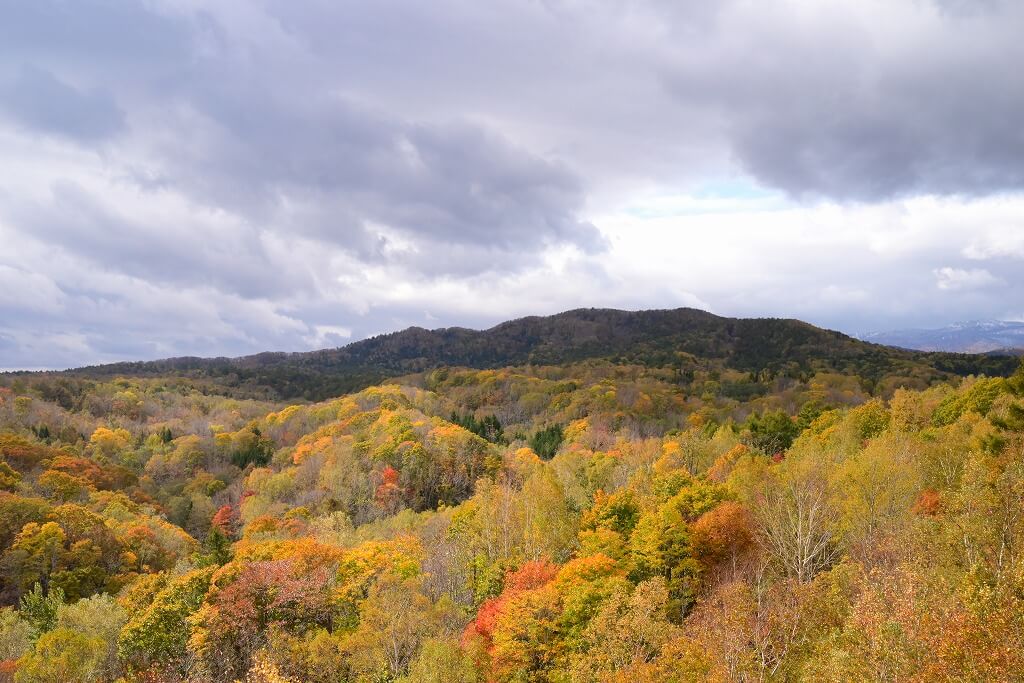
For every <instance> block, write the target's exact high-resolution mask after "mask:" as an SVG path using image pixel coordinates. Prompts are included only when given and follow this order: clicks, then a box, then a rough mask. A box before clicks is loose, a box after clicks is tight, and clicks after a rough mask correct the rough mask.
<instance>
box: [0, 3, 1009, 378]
mask: <svg viewBox="0 0 1024 683" xmlns="http://www.w3.org/2000/svg"><path fill="white" fill-rule="evenodd" d="M0 13H2V16H3V17H4V21H3V22H0V177H3V180H2V181H0V245H2V247H3V248H0V367H12V366H15V365H25V366H33V367H34V366H40V365H75V364H79V363H84V362H98V361H105V360H117V359H120V358H125V357H157V356H168V355H181V354H199V355H210V354H240V353H250V352H255V351H260V350H265V349H301V348H308V347H309V346H310V345H316V344H324V343H341V342H342V341H343V340H344V339H346V337H345V336H344V335H343V334H341V333H339V328H341V329H344V330H348V331H351V333H352V338H359V337H361V336H365V335H367V334H372V333H376V332H382V331H386V330H390V329H395V328H397V327H402V326H406V325H409V324H420V325H425V326H437V325H444V324H467V325H478V326H482V325H487V324H491V323H494V322H497V321H499V320H501V319H504V318H506V317H509V316H512V315H522V314H531V313H545V312H554V311H556V310H560V309H563V308H570V307H574V306H578V305H619V306H631V307H651V306H675V305H706V306H709V307H712V308H714V309H715V310H716V312H720V313H725V314H747V315H764V314H777V315H799V316H801V317H805V318H809V319H811V320H813V321H818V322H823V323H826V324H829V325H833V326H838V327H847V328H853V329H869V328H872V327H883V326H886V325H887V324H888V323H887V322H886V321H895V322H901V323H902V322H905V321H907V320H909V319H910V318H914V319H913V322H914V324H931V323H944V322H947V319H948V316H956V317H963V316H966V317H993V316H1003V315H1010V314H1014V312H1013V311H1012V309H1007V308H1006V306H1007V305H1008V304H1007V303H1006V302H1008V301H1011V302H1012V301H1015V300H1020V293H1021V292H1022V287H1024V282H1022V280H1021V276H1020V275H1019V272H1020V269H1019V265H1020V259H1021V258H1022V257H1024V243H1021V242H1020V241H1019V240H1015V239H1014V237H1013V235H1015V234H1019V231H1020V230H1022V229H1024V211H1022V209H1021V207H1020V205H1019V203H1015V202H1017V199H1019V195H1020V193H1021V192H1022V191H1024V170H1022V169H1024V163H1022V161H1024V136H1022V134H1021V132H1020V127H1019V121H1020V120H1022V116H1024V86H1022V84H1021V81H1020V79H1019V78H1017V77H1016V74H1015V72H1014V70H1013V69H1012V68H1010V66H1009V65H1012V64H1015V63H1017V62H1019V61H1022V59H1024V46H1022V45H1021V44H1020V41H1019V40H1018V37H1017V35H1016V33H1017V27H1019V26H1020V25H1021V24H1022V23H1024V9H1021V7H1020V5H1019V4H1017V3H1010V2H1000V1H998V0H992V1H990V2H984V3H980V2H979V3H964V2H961V1H960V0H942V1H941V2H940V1H938V0H936V2H932V3H930V2H927V1H926V0H906V1H897V2H888V1H882V0H867V1H863V0H857V1H855V0H834V1H831V2H826V3H789V2H778V3H747V2H738V1H732V0H727V1H726V2H721V3H706V2H678V1H672V2H669V1H668V0H665V1H661V0H647V1H645V2H631V3H626V2H621V0H599V1H598V2H594V3H579V2H575V0H546V1H545V2H536V3H523V2H518V1H516V0H493V2H487V3H466V2H463V0H436V2H431V3H429V4H423V3H417V2H412V1H411V0H382V1H381V2H374V3H363V2H354V1H347V0H343V1H340V2H331V3H295V2H285V1H284V0H263V1H261V2H255V3H254V2H243V1H242V0H226V1H225V2H218V3H215V4H205V3H192V2H188V1H186V2H178V1H173V2H172V1H170V0H166V1H164V0H153V1H148V0H147V1H146V2H142V1H137V2H132V1H125V2H110V1H107V0H81V1H80V2H74V3H69V2H60V1H57V0H36V1H35V2H16V1H13V0H11V1H5V0H0ZM773 193H776V194H778V195H779V197H778V198H776V199H773V201H775V203H776V205H772V206H767V205H765V206H763V207H761V208H757V206H756V201H757V200H756V198H757V197H759V196H763V195H765V194H769V195H771V194H773ZM673 195H686V196H690V197H691V198H692V197H706V196H707V195H720V199H719V200H717V201H719V203H724V204H725V205H726V206H725V207H724V208H722V207H721V206H718V205H715V206H713V207H711V208H706V207H707V206H710V204H707V203H701V202H703V201H705V200H703V199H702V200H700V201H697V200H694V201H697V204H698V206H697V207H696V208H686V209H685V210H681V211H679V212H678V216H676V218H677V219H678V220H677V221H676V223H677V224H675V225H674V226H673V227H672V228H671V229H666V230H663V231H660V232H656V233H647V232H645V231H644V228H643V226H644V225H646V224H641V225H639V226H638V227H626V228H621V229H616V228H615V226H614V223H615V221H618V220H624V219H623V215H626V216H634V217H635V216H646V217H647V219H651V217H652V216H653V217H655V218H656V217H657V216H658V215H662V213H667V214H668V215H673V214H672V212H673V209H672V208H671V207H670V208H668V209H665V208H663V207H661V206H660V204H659V202H660V201H661V198H662V197H664V196H669V197H671V196H673ZM751 196H753V197H754V198H755V199H753V200H751V199H750V197H751ZM921 196H935V197H937V198H938V199H936V201H944V200H942V197H943V196H952V197H954V199H950V200H949V201H950V202H953V204H950V206H948V207H946V206H945V205H944V206H943V208H944V210H943V211H938V210H933V209H931V208H929V207H927V206H924V205H919V204H914V201H915V198H919V197H921ZM996 197H1006V198H1007V202H1008V203H1009V204H1008V207H1009V208H1005V209H1001V208H999V206H998V201H996V200H995V199H993V198H996ZM744 201H752V202H754V204H755V208H754V209H752V210H751V212H750V213H749V214H744V213H742V210H741V209H737V208H736V206H735V204H736V203H740V202H744ZM730 202H732V203H730ZM831 202H835V203H836V206H835V208H834V211H837V212H840V213H841V214H842V215H843V217H844V218H843V220H833V219H831V218H830V217H829V216H830V214H829V212H830V211H832V210H833V209H831V208H829V207H830V206H831ZM779 206H782V207H783V208H785V209H786V210H787V211H791V212H793V219H794V220H800V221H804V220H805V221H808V226H807V229H806V230H805V231H804V232H801V233H799V234H796V235H795V236H791V237H780V238H779V239H780V240H785V239H790V240H791V242H790V243H783V244H776V243H774V242H773V241H772V240H771V239H768V238H764V239H762V238H761V237H760V236H759V234H758V232H757V230H755V229H754V227H751V226H750V225H749V224H750V223H752V222H753V223H756V224H757V226H755V227H759V226H760V225H761V224H762V223H763V226H764V227H763V228H762V230H763V231H766V232H771V233H772V234H778V235H787V234H789V233H787V232H786V229H787V226H786V223H785V222H784V221H780V220H777V219H776V218H775V217H774V212H776V211H777V210H778V209H779ZM623 207H626V208H623ZM702 207H705V208H702ZM876 207H877V209H878V210H877V211H873V209H874V208H876ZM946 209H948V210H946ZM705 210H706V211H707V212H708V215H707V216H702V215H701V212H702V211H705ZM719 212H721V213H722V214H723V216H724V218H723V221H722V222H720V221H718V220H717V219H716V218H715V217H714V215H717V214H718V213H719ZM730 212H733V213H734V214H735V215H734V216H732V217H731V218H730V217H729V216H730ZM949 213H952V214H955V216H956V218H955V225H954V224H952V223H950V221H951V220H953V219H950V218H946V216H947V214H949ZM713 214H714V215H713ZM609 216H611V218H609ZM687 216H694V217H695V219H694V221H695V222H693V223H690V222H687V219H685V217H687ZM907 216H913V219H911V218H907ZM652 220H653V219H652ZM863 220H867V221H869V222H870V225H869V226H866V227H864V228H863V229H862V230H858V229H852V228H850V227H849V226H850V225H852V224H855V223H858V222H859V221H863ZM919 224H926V225H927V226H929V227H928V228H927V229H928V230H932V231H933V236H932V237H930V238H929V239H922V238H920V235H919V234H918V233H917V232H915V229H916V228H915V226H917V225H919ZM609 225H611V227H609ZM990 228H991V229H990ZM844 231H851V234H852V235H854V236H846V235H845V232H844ZM819 233H820V234H821V235H824V236H826V237H821V238H819V237H816V236H815V235H818V234H819ZM903 233H908V234H911V233H912V235H911V237H907V240H908V241H909V243H911V244H912V247H900V246H899V245H897V246H896V247H892V250H893V252H892V253H890V252H889V251H886V249H888V248H889V247H888V246H886V247H885V248H882V247H879V246H878V244H883V246H885V245H887V244H888V242H887V236H888V235H890V234H900V235H902V234H903ZM836 235H838V236H836ZM833 237H834V239H833ZM818 240H820V243H819V241H818ZM830 240H831V241H830ZM815 245H819V246H818V247H817V249H818V250H819V251H815ZM819 252H820V253H819ZM829 254H831V256H830V255H829ZM837 255H838V256H837ZM985 273H987V274H988V275H987V276H986V275H985ZM892 292H897V293H898V294H899V295H898V296H893V295H892ZM1020 314H1021V315H1024V310H1022V311H1020ZM915 316H917V317H915Z"/></svg>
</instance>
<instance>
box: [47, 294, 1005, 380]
mask: <svg viewBox="0 0 1024 683" xmlns="http://www.w3.org/2000/svg"><path fill="white" fill-rule="evenodd" d="M587 359H604V360H610V361H612V362H614V363H622V364H638V365H644V366H647V367H668V368H675V369H676V370H677V371H678V372H679V373H680V375H681V376H685V375H686V374H687V373H688V372H690V371H692V369H693V368H694V367H695V366H697V365H701V366H703V367H709V366H716V367H719V368H729V369H734V370H740V371H744V372H750V373H753V374H754V376H755V378H762V377H774V376H777V375H780V374H781V375H787V376H790V377H794V378H798V377H804V378H806V377H807V376H809V375H810V374H812V373H813V372H816V371H819V370H828V371H835V372H844V373H851V374H856V375H858V376H859V377H861V378H862V379H863V380H864V381H865V382H866V383H867V384H868V385H870V386H871V387H872V388H873V387H874V386H876V385H877V384H878V383H880V382H883V380H885V379H886V378H908V377H913V378H916V379H917V380H919V381H924V382H925V383H928V382H931V381H936V380H939V379H943V378H944V377H947V376H949V375H960V376H965V375H969V374H978V373H985V374H988V375H993V376H995V375H998V376H1005V375H1007V374H1009V373H1010V372H1012V371H1013V369H1014V368H1015V367H1016V364H1017V362H1016V360H1014V359H1013V358H1009V357H1003V356H975V355H968V354H947V353H922V352H914V351H907V350H901V349H895V348H890V347H885V346H879V345H875V344H869V343H866V342H862V341H859V340H857V339H854V338H852V337H849V336H847V335H844V334H841V333H839V332H834V331H830V330H824V329H821V328H817V327H814V326H813V325H809V324H807V323H803V322H800V321H797V320H784V319H775V318H756V319H735V318H723V317H720V316H716V315H712V314H710V313H707V312H705V311H699V310H695V309H689V308H680V309H675V310H651V311H619V310H611V309H578V310H573V311H567V312H565V313H560V314H558V315H552V316H544V317H539V316H534V317H528V318H521V319H518V320H512V321H509V322H506V323H502V324H501V325H498V326H496V327H493V328H491V329H489V330H483V331H476V330H469V329H464V328H445V329H438V330H425V329H422V328H418V327H412V328H409V329H407V330H403V331H401V332H395V333H392V334H385V335H381V336H378V337H373V338H371V339H366V340H363V341H358V342H355V343H353V344H349V345H348V346H345V347H342V348H338V349H325V350H321V351H313V352H309V353H262V354H257V355H255V356H246V357H243V358H234V359H229V358H213V359H202V358H174V359H168V360H162V361H154V362H144V363H116V364H112V365H104V366H96V367H89V368H81V369H78V370H74V371H70V372H69V373H64V374H66V375H70V376H75V377H86V378H103V377H112V376H118V375H130V376H155V375H164V374H168V373H170V374H175V375H179V376H186V377H190V378H193V379H197V380H205V381H206V382H208V383H210V384H212V385H214V386H215V387H216V388H217V390H219V391H230V392H233V393H235V394H240V395H246V396H259V397H264V398H276V399H292V398H304V399H307V400H321V399H324V398H328V397H331V396H336V395H338V394H341V393H345V392H348V391H356V390H358V389H361V388H363V387H366V386H370V385H372V384H375V383H377V382H380V381H381V380H384V379H386V378H390V377H396V376H401V375H407V374H411V373H417V372H422V371H425V370H429V369H432V368H437V367H442V366H462V367H469V368H477V369H486V368H500V367H507V366H522V365H558V364H565V363H572V362H578V361H581V360H587Z"/></svg>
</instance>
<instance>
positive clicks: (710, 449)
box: [0, 342, 1024, 683]
mask: <svg viewBox="0 0 1024 683" xmlns="http://www.w3.org/2000/svg"><path fill="white" fill-rule="evenodd" d="M630 343H632V342H630ZM879 348H881V347H879ZM602 352H603V351H602ZM657 353H658V355H657V356H656V357H655V356H651V355H650V354H648V356H646V357H644V358H639V357H636V356H634V357H630V356H628V355H619V356H617V357H614V358H611V357H605V358H600V357H588V358H559V359H555V360H558V361H559V362H548V363H543V362H533V361H534V360H540V359H536V358H533V359H530V361H531V362H525V361H526V359H523V358H518V359H514V360H515V361H516V362H510V363H507V364H506V365H504V366H501V367H497V365H498V363H499V362H500V359H491V360H489V361H488V365H489V366H495V367H486V368H484V369H481V368H473V367H465V366H460V365H457V364H444V367H440V366H439V367H432V368H423V369H415V370H416V371H413V372H409V373H408V374H403V375H398V374H397V373H398V372H399V371H400V370H401V369H402V368H401V367H399V365H395V366H394V367H393V368H392V369H391V371H390V374H391V375H395V376H393V377H390V378H383V379H381V378H379V377H374V378H373V379H372V381H373V384H371V385H369V386H365V387H361V388H353V391H351V392H346V393H344V394H339V395H337V396H334V397H330V398H327V399H326V400H315V401H310V400H303V399H301V398H292V399H285V398H282V397H281V396H275V395H273V394H272V393H270V392H267V391H263V390H260V391H255V390H253V391H250V392H249V393H246V392H245V391H241V390H240V387H241V388H242V389H244V388H245V386H244V383H242V384H239V383H237V382H234V383H233V384H232V385H231V386H228V385H225V384H218V382H217V379H216V377H213V376H211V375H209V374H204V375H198V374H195V373H191V374H190V373H188V372H180V373H175V372H173V371H172V370H170V369H168V368H166V367H165V368H163V369H159V368H157V369H153V368H150V369H149V370H147V372H144V373H143V372H136V373H134V374H133V373H132V372H130V371H129V370H130V368H120V370H121V371H123V372H113V371H111V372H108V373H101V374H96V373H93V374H91V375H90V374H82V373H79V374H74V373H71V374H46V373H41V374H37V373H23V374H8V375H0V456H2V459H0V604H2V605H3V607H2V609H0V680H2V681H15V682H17V683H29V682H40V683H41V682H50V681H54V682H56V681H60V682H62V683H68V682H71V681H97V682H98V681H107V682H110V681H126V682H127V681H133V682H134V681H137V682H162V681H168V682H169V681H195V682H199V681H246V682H248V683H284V682H288V681H290V682H294V683H298V682H302V681H310V682H316V683H328V682H340V681H374V682H379V681H403V682H412V681H417V682H424V683H426V682H441V681H444V682H445V683H462V682H466V683H468V682H471V681H481V682H483V681H552V682H561V681H566V682H567V681H594V682H599V681H600V682H605V681H608V682H611V681H631V682H647V681H649V682H655V681H665V682H668V681H679V682H683V681H723V682H724V681H1011V680H1021V678H1022V676H1024V674H1022V672H1024V366H1021V367H1020V368H1019V369H1016V370H1015V371H1013V370H1012V369H1011V370H1010V372H1009V373H1007V375H1006V376H1000V373H993V374H992V375H991V376H987V375H985V374H965V373H963V372H959V373H958V372H955V371H954V370H955V368H953V369H951V368H952V366H951V365H949V363H948V362H947V363H946V365H945V366H942V367H938V366H937V365H936V364H935V363H933V362H931V361H928V362H925V361H924V360H922V358H919V357H916V356H914V357H911V356H910V355H908V354H903V355H899V354H897V352H895V351H894V352H893V354H894V355H893V356H892V357H893V358H895V359H896V361H893V362H891V363H889V364H888V365H885V366H884V367H881V369H879V366H875V368H874V370H872V372H871V376H870V377H865V376H863V375H860V374H858V371H864V368H865V367H866V366H864V365H863V364H861V365H856V364H854V365H850V364H846V365H841V366H838V367H836V366H835V364H834V363H829V362H826V360H827V359H826V356H825V355H822V356H821V357H820V358H818V359H817V360H814V359H813V358H812V360H814V362H804V361H805V360H806V359H800V362H792V363H791V362H789V360H787V356H786V355H785V353H784V352H779V353H778V354H776V356H775V357H774V358H768V359H761V358H757V357H750V358H751V359H752V360H751V359H748V361H745V362H750V363H753V362H755V361H756V362H758V363H760V367H757V368H753V367H747V366H744V367H739V365H740V364H739V363H736V362H733V361H734V360H735V358H736V355H735V354H733V355H732V356H730V357H726V356H725V355H724V354H723V355H721V357H717V358H716V357H702V356H701V355H699V354H696V353H691V352H685V351H678V352H673V351H672V350H671V348H668V347H664V345H661V346H658V347H657ZM871 353H872V354H874V355H873V356H871V358H875V357H882V356H879V355H878V354H879V353H881V352H879V351H872V352H871ZM886 358H888V357H886ZM469 360H471V359H469ZM883 360H884V358H883ZM925 360H926V359H925ZM948 360H949V359H947V361H948ZM762 361H763V362H762ZM819 361H820V362H819ZM887 362H888V361H887ZM944 362H946V361H944ZM998 362H999V363H1003V364H1004V365H1007V366H1008V367H1010V368H1012V365H1013V364H1015V363H1016V362H1017V361H1016V360H1014V361H1012V363H1009V364H1008V363H1007V362H1006V361H1005V359H1004V360H1001V361H998ZM993 363H995V361H993ZM376 367H378V369H379V367H382V366H379V365H378V366H376ZM937 367H938V369H937ZM406 369H408V368H406ZM961 375H965V376H961ZM268 381H269V380H268ZM346 381H348V380H346ZM268 386H269V385H268ZM317 386H320V385H317ZM318 391H319V389H318ZM297 393H300V394H301V393H302V392H301V391H299V392H297Z"/></svg>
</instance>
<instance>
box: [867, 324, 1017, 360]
mask: <svg viewBox="0 0 1024 683" xmlns="http://www.w3.org/2000/svg"><path fill="white" fill-rule="evenodd" d="M861 338H862V339H863V340H864V341H869V342H872V343H875V344H885V345H887V346H897V347H899V348H902V349H914V350H917V351H945V352H951V353H992V352H999V351H1003V352H1013V353H1015V355H1020V354H1022V353H1024V322H1009V321H1005V320H972V321H969V322H963V323H954V324H952V325H948V326H946V327H940V328H937V329H908V330H893V331H890V332H874V333H871V334H865V335H862V336H861Z"/></svg>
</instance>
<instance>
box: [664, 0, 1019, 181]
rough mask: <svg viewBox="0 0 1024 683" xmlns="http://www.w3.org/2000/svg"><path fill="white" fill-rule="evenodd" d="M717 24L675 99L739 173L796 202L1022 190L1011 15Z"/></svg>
mask: <svg viewBox="0 0 1024 683" xmlns="http://www.w3.org/2000/svg"><path fill="white" fill-rule="evenodd" d="M960 8H962V6H961V5H960V4H957V3H953V4H952V5H951V6H950V7H948V8H945V9H946V10H947V11H940V9H936V8H934V7H930V6H929V5H928V4H927V3H916V4H914V3H887V4H875V3H864V5H863V6H862V7H861V8H857V7H856V6H846V7H842V6H841V5H839V6H835V7H831V8H829V7H828V6H827V5H825V6H823V7H822V8H821V9H819V10H815V9H808V10H806V11H804V12H799V11H794V12H793V13H787V12H778V11H777V8H775V7H772V6H770V5H768V4H764V3H762V4H757V5H749V6H747V8H745V9H744V10H742V11H737V12H733V13H724V14H727V15H728V16H725V17H723V18H722V20H721V22H720V23H719V24H718V27H717V30H716V32H715V33H714V34H712V35H711V36H706V37H704V39H703V40H700V41H697V42H696V43H694V44H691V46H690V48H689V49H688V50H685V51H684V52H683V53H682V54H681V55H677V57H676V60H675V63H674V64H673V65H672V66H671V67H670V68H668V69H667V70H666V72H665V78H666V82H667V83H668V85H669V87H670V88H671V89H672V91H673V92H674V93H675V96H676V97H677V98H679V99H680V100H681V101H683V102H686V103H689V104H691V105H693V106H696V107H706V108H708V109H709V110H710V111H713V112H715V115H716V116H718V117H719V118H720V120H721V121H722V126H723V134H724V136H725V138H726V139H727V140H728V143H729V144H730V146H731V148H732V150H733V152H734V154H735V156H736V159H737V161H738V162H739V163H740V164H741V165H742V167H743V168H745V169H746V170H748V171H749V172H750V173H751V174H752V175H754V176H755V177H756V178H757V179H758V180H760V181H761V182H763V183H764V184H766V185H768V186H771V187H776V188H780V189H782V190H785V191H786V192H789V193H791V194H794V195H797V196H803V195H810V196H821V197H828V198H834V199H840V200H850V199H853V200H873V199H879V198H887V197H894V196H906V195H915V194H928V193H937V194H965V195H986V194H990V193H994V192H1002V191H1007V190H1020V189H1021V188H1024V164H1022V162H1024V135H1022V134H1021V132H1020V126H1019V125H1018V123H1017V122H1018V121H1020V120H1021V118H1022V117H1024V85H1022V83H1021V81H1020V79H1019V78H1017V77H1016V75H1015V73H1014V71H1013V69H1011V68H1007V66H1008V65H1009V64H1013V63H1019V62H1021V61H1022V60H1024V44H1022V43H1021V41H1020V40H1019V35H1018V33H1019V32H1018V30H1017V27H1019V26H1020V25H1021V24H1022V22H1024V8H1022V7H1021V6H1020V4H1019V3H1005V4H1003V3H989V4H988V5H982V4H977V5H975V6H974V7H973V9H972V11H971V12H969V13H967V15H966V16H964V12H961V11H958V10H959V9H960Z"/></svg>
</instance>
